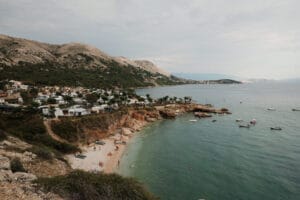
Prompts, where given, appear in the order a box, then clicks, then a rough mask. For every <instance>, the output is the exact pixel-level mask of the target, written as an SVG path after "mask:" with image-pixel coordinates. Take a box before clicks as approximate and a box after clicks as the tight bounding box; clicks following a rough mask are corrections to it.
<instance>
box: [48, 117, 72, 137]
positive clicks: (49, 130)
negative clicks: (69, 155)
mask: <svg viewBox="0 0 300 200" xmlns="http://www.w3.org/2000/svg"><path fill="white" fill-rule="evenodd" d="M51 121H52V120H51V119H47V120H45V121H44V125H45V127H46V130H47V133H48V134H49V135H50V136H51V137H52V138H53V139H54V140H57V141H59V142H66V143H68V141H66V140H65V139H63V138H61V137H59V136H58V135H56V134H55V133H54V132H53V131H52V129H51Z"/></svg>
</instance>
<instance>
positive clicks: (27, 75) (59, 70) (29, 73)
mask: <svg viewBox="0 0 300 200" xmlns="http://www.w3.org/2000/svg"><path fill="white" fill-rule="evenodd" d="M102 62H103V64H105V65H106V66H109V67H107V68H100V67H95V68H93V69H87V68H85V67H84V66H82V67H76V68H68V67H65V66H58V65H57V64H55V63H45V64H29V63H24V62H21V63H19V66H14V67H9V66H5V65H2V66H0V67H1V68H2V70H0V80H5V79H14V80H20V81H26V82H30V83H35V84H37V85H60V86H84V87H88V88H113V87H119V88H130V87H146V86H153V85H154V84H153V80H155V79H156V78H158V79H157V80H158V83H159V84H168V85H170V84H178V82H177V81H173V79H170V78H168V77H166V76H163V75H158V74H151V73H150V72H147V71H145V70H142V69H138V68H135V67H133V66H120V65H119V64H118V63H116V62H114V61H112V62H109V63H108V62H107V61H102Z"/></svg>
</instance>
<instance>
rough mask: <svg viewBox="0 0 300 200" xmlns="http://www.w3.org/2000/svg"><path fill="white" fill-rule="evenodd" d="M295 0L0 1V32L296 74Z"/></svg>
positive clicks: (179, 64) (192, 69)
mask: <svg viewBox="0 0 300 200" xmlns="http://www.w3.org/2000/svg"><path fill="white" fill-rule="evenodd" d="M299 8H300V1H299V0H84V1H83V0H47V1H41V0H0V33H1V34H7V35H11V36H16V37H23V38H28V39H33V40H38V41H43V42H48V43H58V44H61V43H68V42H81V43H86V44H90V45H92V46H95V47H97V48H99V49H101V50H102V51H104V52H106V53H108V54H110V55H113V56H125V57H128V58H131V59H148V60H151V61H153V62H154V63H155V64H157V65H158V66H160V67H162V68H163V69H165V70H167V71H169V72H172V73H179V72H184V73H194V74H195V73H218V74H227V75H233V76H238V77H247V78H268V79H286V78H299V77H300V12H299Z"/></svg>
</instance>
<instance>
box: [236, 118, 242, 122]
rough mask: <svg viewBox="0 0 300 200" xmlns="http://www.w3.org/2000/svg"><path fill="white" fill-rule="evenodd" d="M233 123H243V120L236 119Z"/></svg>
mask: <svg viewBox="0 0 300 200" xmlns="http://www.w3.org/2000/svg"><path fill="white" fill-rule="evenodd" d="M235 121H236V122H243V121H244V120H242V119H236V120H235Z"/></svg>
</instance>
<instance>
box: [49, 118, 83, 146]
mask: <svg viewBox="0 0 300 200" xmlns="http://www.w3.org/2000/svg"><path fill="white" fill-rule="evenodd" d="M51 128H52V130H53V131H54V132H55V134H56V135H58V136H60V137H61V138H63V139H65V140H67V141H69V142H76V141H77V140H78V131H77V127H76V122H73V121H71V120H68V119H61V121H53V122H52V123H51Z"/></svg>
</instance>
